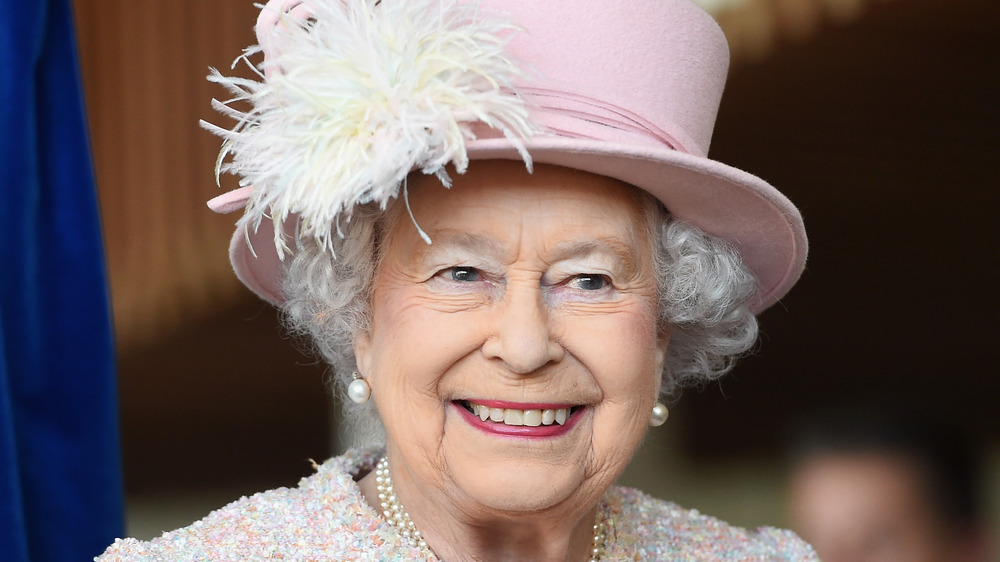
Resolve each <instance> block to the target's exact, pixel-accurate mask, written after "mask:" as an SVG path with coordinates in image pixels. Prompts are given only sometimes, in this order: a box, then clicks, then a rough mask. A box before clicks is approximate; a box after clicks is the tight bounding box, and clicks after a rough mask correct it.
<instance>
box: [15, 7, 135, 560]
mask: <svg viewBox="0 0 1000 562" xmlns="http://www.w3.org/2000/svg"><path fill="white" fill-rule="evenodd" d="M0 197H2V199H0V213H2V215H0V560H3V561H5V562H19V561H22V560H24V561H26V560H32V561H63V560H66V561H69V560H73V561H79V560H89V559H91V558H92V557H93V556H95V555H97V554H100V553H101V552H102V551H103V549H104V548H105V547H106V546H107V545H108V544H110V543H111V542H112V541H113V540H114V538H115V537H117V536H121V534H122V518H123V514H122V511H123V508H122V490H121V468H120V467H121V462H120V452H119V446H118V425H117V424H118V421H117V397H116V391H115V372H114V353H113V346H112V331H111V321H110V315H109V304H108V290H107V283H106V279H105V266H104V254H103V246H102V240H101V231H100V224H99V219H98V209H97V198H96V192H95V187H94V179H93V168H92V165H91V159H90V153H89V145H88V139H87V128H86V122H85V118H84V110H83V97H82V91H81V84H80V71H79V65H78V61H77V54H76V39H75V35H74V31H73V16H72V9H71V5H70V0H0Z"/></svg>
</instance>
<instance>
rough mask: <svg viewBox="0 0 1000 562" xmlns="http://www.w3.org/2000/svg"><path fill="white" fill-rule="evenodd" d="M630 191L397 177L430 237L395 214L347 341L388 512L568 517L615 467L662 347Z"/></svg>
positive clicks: (539, 178) (545, 177) (635, 438)
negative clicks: (381, 464)
mask: <svg viewBox="0 0 1000 562" xmlns="http://www.w3.org/2000/svg"><path fill="white" fill-rule="evenodd" d="M633 189H634V188H632V187H629V186H626V185H625V184H622V183H620V182H618V181H616V180H612V179H608V178H605V177H602V176H595V175H591V174H587V173H584V172H578V171H574V170H569V169H565V168H558V167H552V166H539V167H538V168H537V169H536V170H535V172H534V174H531V175H529V174H528V173H527V172H526V171H525V170H524V167H523V164H520V163H517V162H475V163H473V165H472V166H470V170H469V173H467V174H465V175H459V176H457V177H455V184H454V186H453V187H452V188H451V189H450V190H449V189H444V188H443V187H441V186H440V185H439V184H438V182H437V180H435V179H426V178H425V177H417V178H411V181H410V184H409V198H410V204H411V206H412V211H413V216H414V218H415V220H416V223H417V224H418V225H419V226H420V228H422V229H423V230H424V231H425V232H426V233H427V234H428V235H429V236H430V238H431V240H432V241H433V243H432V244H427V243H425V242H424V241H423V240H422V239H421V238H420V235H419V234H418V231H417V229H416V228H415V227H414V224H413V222H412V221H411V220H410V219H409V217H408V216H407V215H406V213H405V211H403V212H401V213H399V214H398V216H399V217H400V218H399V219H398V220H397V221H396V224H394V225H393V226H392V228H391V229H390V232H389V234H388V236H387V237H386V240H385V244H386V246H385V248H384V251H385V254H384V258H383V261H382V263H381V266H380V268H379V270H378V272H377V275H376V280H375V286H374V295H373V302H372V323H371V329H370V333H368V334H366V335H364V336H362V337H360V338H359V339H358V340H357V342H356V344H355V351H356V354H357V358H358V366H359V369H360V371H361V372H362V374H363V375H364V376H365V377H366V378H367V379H368V381H369V383H370V384H371V387H372V391H373V397H374V399H375V401H376V404H377V406H378V410H379V413H380V415H381V417H382V420H383V422H384V424H385V427H386V430H387V434H388V441H389V442H388V447H389V451H390V458H391V459H392V461H393V466H394V468H393V473H394V476H395V478H396V480H397V488H398V489H407V488H408V489H409V490H411V491H410V492H409V495H410V498H407V497H406V496H407V494H401V496H402V497H401V499H402V500H403V502H404V504H406V503H407V502H408V500H413V501H416V500H415V499H414V498H416V497H417V496H418V495H419V496H424V497H432V496H435V495H437V494H444V495H445V496H446V498H444V499H446V500H447V501H448V502H450V503H451V505H454V506H459V507H460V508H461V509H463V510H471V511H470V512H469V513H470V514H472V512H473V511H474V510H484V509H485V510H487V511H492V512H496V511H506V512H510V511H516V512H524V511H533V512H534V511H540V510H544V509H547V508H556V509H562V508H569V509H584V508H585V506H589V505H590V504H592V503H593V501H595V499H596V498H597V497H598V496H599V495H600V494H601V493H603V491H604V490H605V489H607V488H608V487H609V486H610V485H611V484H612V483H613V482H614V480H615V478H617V476H618V475H619V474H620V472H621V471H622V470H623V469H624V468H625V465H626V464H627V463H628V461H629V459H630V458H631V456H632V454H633V452H634V450H635V448H636V447H637V446H638V443H639V441H640V439H641V438H642V435H643V433H644V431H645V429H646V427H647V425H648V421H649V416H650V411H651V409H652V407H653V404H654V403H655V402H656V398H657V393H658V389H659V385H660V372H661V370H662V366H663V359H664V355H665V351H666V346H667V341H666V336H665V335H664V334H661V333H658V331H657V322H656V313H657V310H656V282H655V278H654V272H653V266H652V250H651V247H652V246H651V241H650V240H649V236H648V234H647V227H646V224H647V223H646V220H647V219H646V218H645V216H644V214H643V213H642V211H641V207H640V203H639V200H638V198H637V197H636V194H635V193H632V192H631V190H633ZM546 410H550V411H546ZM484 417H485V418H486V419H485V420H484V419H483V418H484ZM494 420H501V421H494ZM403 481H405V482H406V484H403ZM416 490H419V492H417V491H416ZM441 499H442V498H437V501H440V500H441Z"/></svg>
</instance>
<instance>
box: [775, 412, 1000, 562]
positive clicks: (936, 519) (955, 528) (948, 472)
mask: <svg viewBox="0 0 1000 562" xmlns="http://www.w3.org/2000/svg"><path fill="white" fill-rule="evenodd" d="M792 460H793V462H792V471H791V477H790V479H789V490H788V492H789V494H788V509H789V516H790V522H791V526H792V528H793V529H794V530H795V531H797V532H798V533H799V534H800V535H801V536H802V537H803V538H804V539H805V540H807V541H809V542H810V543H812V544H813V546H814V547H815V549H816V552H817V554H818V555H819V556H820V558H821V559H822V560H824V561H825V562H848V561H850V562H944V561H949V562H986V561H990V560H994V554H995V552H994V550H993V545H992V544H991V542H992V541H991V539H990V536H989V533H988V530H987V527H986V524H985V522H984V518H983V514H982V510H981V500H980V498H981V494H980V491H979V489H978V482H979V480H978V471H977V462H976V456H975V454H974V451H973V448H972V447H971V446H970V445H969V444H968V442H967V440H966V439H965V437H964V436H963V435H962V434H961V433H960V432H958V431H956V430H954V429H952V428H948V427H945V426H942V425H939V424H933V423H931V422H929V421H928V420H926V419H920V420H917V419H915V418H914V417H912V416H909V415H905V414H897V415H892V414H889V413H885V412H884V410H883V413H882V414H881V415H871V414H857V413H849V414H844V415H839V416H825V417H823V418H822V419H820V420H814V421H813V422H810V423H808V424H806V425H805V426H804V429H803V430H802V431H801V432H800V433H799V435H798V437H797V439H796V440H795V444H794V447H793V457H792Z"/></svg>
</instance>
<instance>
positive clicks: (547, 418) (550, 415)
mask: <svg viewBox="0 0 1000 562" xmlns="http://www.w3.org/2000/svg"><path fill="white" fill-rule="evenodd" d="M554 421H556V411H555V410H542V424H544V425H552V422H554Z"/></svg>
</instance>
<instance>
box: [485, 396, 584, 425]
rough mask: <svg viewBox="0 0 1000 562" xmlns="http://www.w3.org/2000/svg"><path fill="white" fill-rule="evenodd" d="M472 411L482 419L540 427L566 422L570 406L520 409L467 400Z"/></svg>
mask: <svg viewBox="0 0 1000 562" xmlns="http://www.w3.org/2000/svg"><path fill="white" fill-rule="evenodd" d="M466 404H467V405H468V406H469V408H470V409H471V410H472V413H473V414H474V415H476V416H479V419H480V420H482V421H486V420H490V421H492V422H496V423H503V424H506V425H526V426H530V427H538V426H540V425H552V424H553V423H558V424H559V425H565V424H566V418H568V417H569V413H570V408H559V409H556V410H553V409H549V410H518V409H515V408H506V409H505V408H491V407H489V406H484V405H482V404H476V403H475V402H466Z"/></svg>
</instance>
